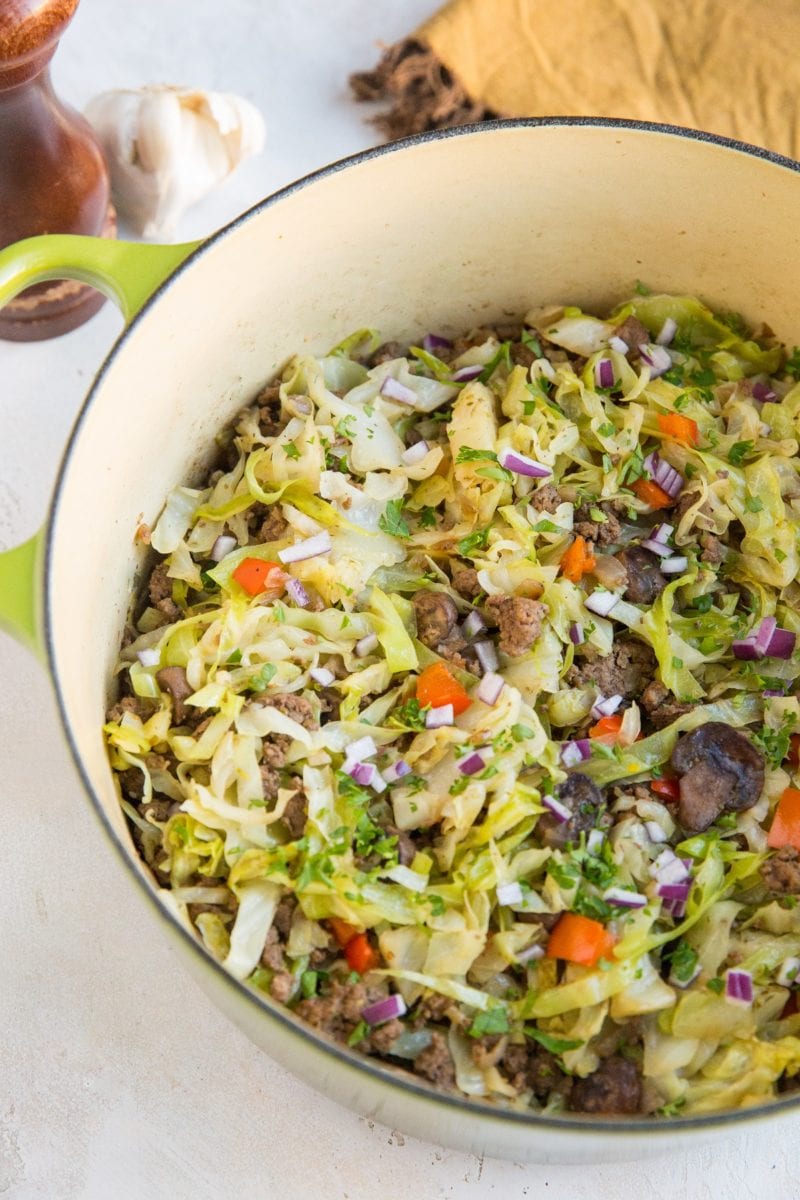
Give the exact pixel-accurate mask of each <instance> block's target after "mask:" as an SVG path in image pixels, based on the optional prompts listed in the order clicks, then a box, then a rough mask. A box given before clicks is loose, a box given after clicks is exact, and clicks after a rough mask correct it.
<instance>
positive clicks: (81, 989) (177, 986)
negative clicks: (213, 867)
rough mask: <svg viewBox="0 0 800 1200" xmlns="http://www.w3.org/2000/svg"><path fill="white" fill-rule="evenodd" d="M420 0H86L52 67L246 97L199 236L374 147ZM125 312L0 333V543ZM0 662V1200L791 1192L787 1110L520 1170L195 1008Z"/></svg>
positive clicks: (52, 718) (41, 717) (22, 513)
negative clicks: (354, 84) (332, 1091)
mask: <svg viewBox="0 0 800 1200" xmlns="http://www.w3.org/2000/svg"><path fill="white" fill-rule="evenodd" d="M434 7H435V5H434V4H433V3H431V0H380V2H379V3H368V2H367V0H332V2H330V3H328V4H323V3H322V2H321V0H226V2H225V3H224V4H219V3H217V4H213V5H212V4H211V3H208V2H207V0H193V2H190V0H166V2H165V0H160V2H156V0H137V3H136V4H123V3H122V0H83V4H82V7H81V9H80V11H79V14H78V16H77V18H76V20H75V22H74V25H73V27H72V29H71V31H70V32H69V34H68V36H67V38H66V40H65V42H64V44H63V45H62V47H61V50H60V53H59V55H58V58H57V60H56V66H55V75H56V80H57V83H58V85H59V87H60V89H61V91H62V94H63V95H64V96H65V97H69V98H71V99H72V101H73V102H74V103H76V104H77V105H79V106H80V105H82V104H83V103H84V102H85V101H86V100H87V99H88V98H89V97H90V96H91V95H92V94H94V93H95V92H97V91H100V90H103V89H105V88H109V87H115V86H128V85H136V84H138V83H142V82H147V81H152V82H184V83H188V84H191V85H197V86H206V87H213V88H218V89H221V90H225V89H232V90H238V91H240V92H242V93H243V94H244V95H246V96H248V97H249V98H250V99H252V100H253V101H255V103H257V104H258V105H259V106H260V107H261V108H262V110H263V111H264V113H265V116H266V119H267V123H268V145H267V150H266V152H265V154H264V155H263V156H262V157H261V158H260V159H257V160H255V161H252V162H250V163H248V164H246V165H245V167H244V168H243V169H242V170H241V171H240V173H239V174H238V175H237V176H236V178H235V179H234V180H232V181H231V182H230V183H229V185H228V186H227V187H226V188H224V189H223V190H222V191H220V192H219V193H218V194H217V195H216V196H215V197H213V198H211V199H210V200H209V201H207V202H206V203H205V204H204V205H202V206H200V207H198V208H197V209H195V210H194V211H192V212H191V213H190V214H189V216H188V217H187V218H186V220H185V221H184V222H183V225H182V227H181V228H180V229H179V230H178V237H180V238H183V237H186V238H188V237H194V236H200V235H202V234H204V233H208V232H210V231H211V230H212V229H213V228H215V227H216V226H218V225H220V224H222V223H224V222H225V221H227V220H229V219H230V218H231V217H233V216H235V215H236V214H237V213H238V212H239V211H240V210H242V209H243V208H246V207H248V206H249V205H251V204H252V203H254V202H255V201H257V200H258V199H259V198H260V197H261V196H262V195H264V194H266V193H267V192H269V191H271V190H273V189H274V188H275V187H277V186H280V185H281V184H283V183H286V182H288V181H290V180H291V179H293V178H296V177H297V176H299V175H301V174H303V173H305V172H306V171H308V170H311V169H313V168H314V167H316V166H319V165H321V164H322V163H324V162H327V161H330V160H331V159H334V158H338V157H341V156H342V155H344V154H348V153H350V152H353V151H355V150H358V149H360V148H362V147H364V146H367V145H369V144H370V143H371V141H372V140H373V138H372V134H371V130H370V129H369V128H368V127H367V126H365V125H364V124H363V112H362V111H361V110H360V109H357V108H356V107H355V106H354V105H352V104H351V103H350V101H349V99H348V96H347V93H346V87H345V79H346V76H347V73H348V71H350V70H352V69H354V68H356V67H359V66H367V65H369V64H371V62H372V61H373V59H374V56H375V49H374V45H375V42H376V41H377V40H378V39H379V38H381V37H382V38H384V39H386V40H391V39H392V38H394V37H396V36H399V35H400V34H402V33H404V32H406V31H407V30H408V29H409V28H411V27H413V25H414V24H415V23H416V22H417V21H419V20H420V19H421V18H422V17H424V16H426V15H427V14H428V13H429V12H430V11H432V9H433V8H434ZM119 327H120V319H119V317H118V316H117V315H116V313H115V312H114V310H113V309H112V308H111V306H110V305H109V306H106V308H105V309H104V310H103V311H102V312H101V313H100V315H99V316H98V317H96V318H95V319H94V320H93V321H92V322H90V323H89V324H88V325H87V326H84V327H83V328H82V329H80V330H78V331H76V332H75V333H73V334H70V335H68V336H67V337H65V338H62V339H59V340H57V341H54V342H49V343H47V342H46V343H40V344H36V345H31V346H15V345H11V344H9V343H3V342H0V430H2V434H1V435H0V548H5V547H7V546H10V545H13V544H14V543H15V542H17V541H20V540H22V539H23V538H24V537H26V536H27V535H29V534H30V533H31V532H33V530H34V529H35V528H36V526H37V524H38V523H39V522H40V520H41V518H42V515H43V512H44V508H45V504H46V498H47V495H48V493H49V489H50V485H51V481H52V478H53V474H54V471H55V467H56V463H57V461H58V457H59V454H60V452H61V449H62V447H63V444H64V441H65V439H66V436H67V433H68V430H69V428H70V425H71V423H72V420H73V418H74V415H75V413H76V411H77V409H78V406H79V404H80V401H81V399H82V396H83V394H84V392H85V390H86V388H87V387H88V384H89V382H90V380H91V377H92V374H93V372H94V370H95V369H96V367H97V366H98V364H99V362H100V360H101V358H102V356H103V355H104V353H105V351H106V350H107V348H108V347H109V345H110V344H111V342H112V341H113V338H114V336H115V335H116V333H117V331H118V329H119ZM76 553H80V547H79V546H76ZM0 679H2V681H3V684H4V686H3V688H2V689H1V690H0V729H2V768H1V770H0V822H1V823H2V824H1V827H0V828H1V832H0V847H2V849H1V850H0V861H2V895H3V916H2V924H0V1196H2V1197H3V1198H4V1200H5V1198H6V1197H7V1198H8V1200H73V1198H81V1200H106V1198H111V1197H113V1198H114V1200H139V1198H140V1197H148V1200H183V1198H184V1197H185V1198H187V1200H189V1198H191V1200H212V1198H213V1200H217V1198H219V1197H229V1196H230V1197H233V1196H237V1197H238V1196H241V1197H247V1198H248V1200H249V1198H250V1197H266V1198H271V1197H273V1196H274V1197H278V1196H279V1197H281V1200H305V1198H306V1197H312V1196H313V1197H326V1200H327V1198H330V1200H340V1198H341V1200H372V1198H373V1197H388V1198H390V1200H393V1198H394V1197H398V1196H400V1195H409V1196H414V1197H419V1198H421V1200H439V1198H440V1197H441V1198H442V1200H444V1198H445V1197H455V1198H458V1200H467V1198H470V1200H471V1198H473V1197H484V1196H486V1197H489V1196H497V1197H503V1200H517V1198H518V1197H519V1198H522V1197H532V1198H533V1197H550V1198H552V1200H567V1198H569V1200H574V1198H578V1200H579V1198H581V1197H592V1198H593V1200H617V1198H619V1197H629V1196H636V1197H637V1198H638V1200H656V1198H661V1197H663V1198H664V1200H667V1198H669V1200H673V1198H674V1197H675V1196H681V1197H690V1198H694V1197H697V1198H705V1197H728V1196H731V1197H733V1196H735V1197H737V1198H744V1197H770V1198H772V1200H788V1198H789V1197H793V1196H794V1195H796V1193H797V1190H798V1181H800V1172H799V1171H798V1167H797V1154H796V1147H794V1146H792V1145H791V1139H790V1138H787V1135H786V1131H785V1127H784V1128H781V1129H777V1128H775V1129H770V1127H769V1126H766V1127H760V1128H758V1129H757V1130H754V1131H753V1132H752V1133H743V1134H740V1135H739V1136H738V1138H735V1139H733V1140H731V1141H730V1143H728V1144H727V1145H726V1146H724V1147H720V1148H716V1149H714V1150H709V1149H703V1148H702V1147H699V1148H698V1149H697V1150H696V1151H694V1152H692V1153H689V1154H681V1155H679V1156H677V1155H676V1156H674V1157H672V1158H670V1159H657V1160H652V1161H649V1162H647V1163H644V1164H642V1165H637V1164H636V1163H629V1164H624V1165H619V1166H606V1167H598V1168H594V1169H587V1168H577V1167H576V1168H572V1167H546V1168H545V1167H542V1168H536V1167H523V1166H520V1165H517V1164H513V1163H504V1162H499V1161H494V1160H488V1159H486V1160H477V1159H475V1158H471V1157H467V1156H464V1155H460V1154H456V1153H453V1152H451V1151H448V1150H442V1149H438V1148H437V1147H435V1146H433V1145H428V1144H424V1143H421V1142H416V1141H414V1140H413V1139H411V1138H403V1137H402V1136H401V1135H400V1134H397V1133H394V1132H392V1131H391V1130H389V1129H387V1128H385V1127H382V1126H380V1125H375V1124H373V1123H372V1122H367V1121H365V1120H363V1119H360V1118H359V1117H357V1116H355V1115H353V1114H351V1113H349V1112H346V1111H344V1110H343V1109H340V1108H339V1107H337V1106H336V1105H335V1104H333V1103H331V1102H330V1101H328V1100H324V1099H322V1098H320V1097H319V1096H318V1095H316V1093H314V1092H313V1091H312V1090H310V1089H309V1088H307V1087H305V1086H303V1085H302V1084H300V1083H298V1082H296V1081H295V1080H293V1079H292V1077H291V1076H290V1075H288V1074H287V1073H286V1072H284V1071H283V1070H281V1069H279V1068H278V1067H277V1066H275V1065H274V1064H273V1063H272V1062H271V1061H270V1060H269V1059H268V1058H267V1057H265V1056H264V1055H263V1054H262V1053H260V1052H259V1051H257V1050H255V1049H254V1048H253V1047H252V1046H251V1045H250V1043H249V1042H247V1041H246V1039H245V1038H244V1037H243V1035H242V1034H241V1033H239V1032H238V1030H237V1029H235V1028H234V1027H233V1026H232V1025H230V1024H229V1023H228V1022H227V1021H226V1020H225V1019H224V1018H223V1017H222V1016H221V1015H220V1014H219V1013H218V1012H217V1010H216V1009H215V1008H213V1007H212V1005H211V1004H210V1002H209V1001H208V1000H207V999H206V998H205V996H204V995H203V993H202V992H201V991H200V990H199V989H198V988H197V987H196V986H195V984H194V983H193V982H192V981H190V980H189V979H188V977H187V976H186V975H185V974H184V972H183V970H182V969H181V968H180V967H179V966H178V964H177V963H176V961H175V959H174V958H173V956H172V953H171V951H170V950H169V949H168V948H167V946H166V944H165V943H164V942H163V941H162V939H161V936H160V934H159V932H158V930H157V928H156V926H155V924H153V923H152V922H151V921H150V920H146V919H145V917H144V909H143V906H142V905H141V904H140V902H139V901H138V899H136V898H135V897H134V896H133V895H132V894H131V888H130V884H129V882H128V878H127V876H126V875H125V874H123V872H122V870H121V868H120V867H119V865H118V863H117V862H116V859H115V858H114V857H112V855H111V852H110V850H109V847H108V846H107V844H106V842H105V840H104V837H103V836H102V835H101V833H100V831H99V828H98V827H97V826H96V825H95V822H94V820H93V818H92V816H91V814H90V812H89V810H88V806H87V804H86V803H85V801H84V798H83V795H82V793H81V789H80V787H79V785H78V782H77V780H76V778H75V775H74V772H73V770H72V767H71V764H70V761H69V759H68V757H67V754H66V750H65V748H64V746H63V744H62V740H61V735H60V733H59V726H58V724H57V718H56V713H55V708H54V705H53V703H52V699H51V696H50V691H49V687H48V683H47V680H46V678H45V677H44V675H43V674H42V672H41V671H40V670H39V668H37V667H36V665H35V664H34V663H33V661H32V660H31V659H29V657H28V656H27V655H26V654H25V652H24V651H22V650H21V649H19V648H17V647H16V646H14V645H13V644H12V643H10V642H9V641H8V640H7V639H5V638H3V639H2V640H0Z"/></svg>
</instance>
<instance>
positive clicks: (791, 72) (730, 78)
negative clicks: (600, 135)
mask: <svg viewBox="0 0 800 1200" xmlns="http://www.w3.org/2000/svg"><path fill="white" fill-rule="evenodd" d="M414 37H415V39H416V40H417V41H418V42H421V43H422V44H423V45H424V46H426V47H428V48H429V49H430V50H432V51H433V53H434V54H435V55H436V57H437V59H438V60H439V61H440V62H441V63H442V64H443V66H444V67H446V68H447V70H448V71H450V72H451V73H452V75H453V76H454V78H455V80H457V81H458V83H460V85H461V87H462V88H463V90H464V92H466V94H467V96H468V97H469V99H470V100H471V101H473V102H474V103H476V104H478V105H483V106H485V107H486V108H488V109H489V110H492V111H494V112H496V113H499V114H501V115H503V116H519V117H522V116H540V115H547V116H556V115H558V116H607V117H632V118H636V119H639V120H647V121H660V122H670V123H674V124H678V125H687V126H690V127H694V128H697V129H703V130H709V131H711V132H713V133H719V134H724V135H727V136H729V137H733V138H739V139H741V140H743V141H747V142H753V143H755V144H756V145H760V146H766V147H767V148H769V149H771V150H777V151H779V152H780V153H782V154H787V155H789V156H791V157H794V158H800V120H799V119H798V117H799V115H800V113H799V111H798V110H799V109H800V2H798V0H451V3H449V4H447V5H446V6H445V7H444V8H442V9H441V10H440V11H439V12H438V13H436V15H435V16H434V17H432V18H431V20H429V21H427V22H426V23H425V24H424V25H423V26H422V27H421V28H420V29H419V30H418V31H417V33H416V34H415V35H414Z"/></svg>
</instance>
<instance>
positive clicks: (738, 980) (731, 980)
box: [725, 968, 753, 1004]
mask: <svg viewBox="0 0 800 1200" xmlns="http://www.w3.org/2000/svg"><path fill="white" fill-rule="evenodd" d="M725 999H726V1000H729V1001H731V1002H732V1003H734V1004H752V1003H753V976H752V975H751V974H750V972H749V971H742V970H740V969H738V968H737V969H736V970H734V969H733V968H731V969H730V970H728V971H726V972H725Z"/></svg>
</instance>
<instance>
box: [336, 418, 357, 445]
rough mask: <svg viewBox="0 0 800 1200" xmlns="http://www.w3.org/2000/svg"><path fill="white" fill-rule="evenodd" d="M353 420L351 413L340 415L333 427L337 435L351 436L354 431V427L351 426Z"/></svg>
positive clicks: (353, 423)
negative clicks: (339, 419) (340, 417)
mask: <svg viewBox="0 0 800 1200" xmlns="http://www.w3.org/2000/svg"><path fill="white" fill-rule="evenodd" d="M355 421H356V419H355V416H354V415H353V414H352V413H350V414H348V416H346V417H342V419H341V421H339V423H338V425H336V427H335V428H336V433H337V436H338V437H342V438H348V439H349V438H351V437H352V436H353V434H354V433H355V429H354V428H353V426H354V425H355Z"/></svg>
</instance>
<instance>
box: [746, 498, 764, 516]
mask: <svg viewBox="0 0 800 1200" xmlns="http://www.w3.org/2000/svg"><path fill="white" fill-rule="evenodd" d="M744 506H745V508H746V509H747V511H748V512H751V513H758V512H761V510H762V509H763V507H764V501H763V500H759V498H758V496H748V497H747V499H746V500H745V502H744Z"/></svg>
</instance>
